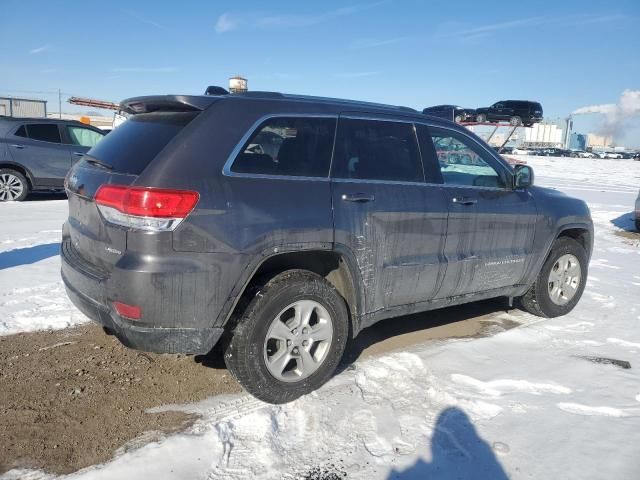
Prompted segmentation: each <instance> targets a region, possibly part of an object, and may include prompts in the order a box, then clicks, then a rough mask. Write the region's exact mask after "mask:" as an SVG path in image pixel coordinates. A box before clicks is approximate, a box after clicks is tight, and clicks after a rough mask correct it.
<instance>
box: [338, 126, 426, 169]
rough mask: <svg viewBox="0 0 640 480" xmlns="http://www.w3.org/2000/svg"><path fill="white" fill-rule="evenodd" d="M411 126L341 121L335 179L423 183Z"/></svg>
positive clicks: (416, 145) (416, 144)
mask: <svg viewBox="0 0 640 480" xmlns="http://www.w3.org/2000/svg"><path fill="white" fill-rule="evenodd" d="M418 152H419V150H418V142H417V139H416V135H415V131H414V128H413V124H412V123H404V122H390V121H383V120H362V119H351V118H341V119H340V125H339V126H338V134H337V136H336V148H335V156H334V161H333V164H334V169H333V174H332V176H333V177H334V178H344V179H361V180H387V181H402V182H424V175H423V173H422V163H421V160H420V155H419V153H418Z"/></svg>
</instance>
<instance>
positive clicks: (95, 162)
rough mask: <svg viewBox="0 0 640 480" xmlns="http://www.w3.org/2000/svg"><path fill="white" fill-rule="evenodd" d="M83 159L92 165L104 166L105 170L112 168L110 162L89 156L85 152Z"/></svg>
mask: <svg viewBox="0 0 640 480" xmlns="http://www.w3.org/2000/svg"><path fill="white" fill-rule="evenodd" d="M84 161H85V162H88V163H90V164H92V165H97V166H99V167H102V168H106V169H107V170H113V165H111V164H110V163H107V162H103V161H102V160H100V159H98V158H96V157H91V156H89V155H86V154H85V156H84Z"/></svg>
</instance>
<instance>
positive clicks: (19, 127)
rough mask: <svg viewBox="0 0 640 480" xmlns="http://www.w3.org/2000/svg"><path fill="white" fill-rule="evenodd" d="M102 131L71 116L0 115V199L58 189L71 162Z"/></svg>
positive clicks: (92, 142)
mask: <svg viewBox="0 0 640 480" xmlns="http://www.w3.org/2000/svg"><path fill="white" fill-rule="evenodd" d="M104 135H105V134H104V132H102V131H100V130H99V129H97V128H95V127H92V126H90V125H85V124H84V123H81V122H77V121H74V120H54V119H48V118H13V117H0V201H2V202H9V201H18V202H19V201H21V200H24V199H25V198H26V197H27V195H28V194H29V193H30V192H31V191H34V190H62V189H63V184H64V178H65V176H66V175H67V172H68V171H69V170H70V169H71V167H72V166H73V164H74V163H75V162H76V161H77V160H79V159H80V157H82V156H83V155H84V154H85V153H86V152H87V151H88V150H89V149H90V148H91V147H93V146H95V145H96V144H97V143H98V142H99V141H100V139H101V138H102V137H103V136H104Z"/></svg>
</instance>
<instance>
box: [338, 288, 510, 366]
mask: <svg viewBox="0 0 640 480" xmlns="http://www.w3.org/2000/svg"><path fill="white" fill-rule="evenodd" d="M506 310H507V305H506V301H505V299H504V298H494V299H490V300H484V301H480V302H473V303H467V304H464V305H458V306H455V307H447V308H442V309H438V310H431V311H428V312H421V313H415V314H413V315H405V316H402V317H397V318H389V319H386V320H382V321H380V322H378V323H376V324H375V325H373V326H371V327H369V328H365V329H364V330H362V331H361V332H360V333H359V334H358V336H356V337H355V338H353V339H351V341H350V342H349V345H347V349H346V351H345V353H344V357H343V360H342V366H341V367H340V371H341V370H342V369H344V368H346V367H348V366H349V365H351V364H352V363H355V362H356V360H358V359H359V358H360V357H361V356H362V355H363V353H364V351H365V350H366V349H368V348H370V347H373V346H375V345H376V344H379V343H381V342H387V343H389V341H390V340H391V339H393V338H394V337H400V336H402V335H406V334H411V333H419V334H420V335H419V338H418V337H416V338H415V340H414V341H411V340H408V341H399V342H397V345H395V347H396V348H401V347H403V346H408V345H411V344H414V343H421V342H422V341H429V340H438V339H446V338H453V337H457V338H463V337H469V336H476V335H478V334H479V333H480V332H479V331H480V330H481V328H482V326H483V325H484V324H485V323H489V322H487V321H486V320H485V321H482V320H480V319H481V317H483V316H485V315H489V314H491V313H496V312H504V311H506ZM454 324H455V325H454ZM446 326H449V327H450V328H443V329H438V327H446ZM510 326H516V325H515V324H514V325H510ZM453 327H455V328H453ZM389 347H390V348H389V349H390V350H393V349H395V348H393V347H394V345H389Z"/></svg>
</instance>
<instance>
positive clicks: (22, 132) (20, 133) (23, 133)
mask: <svg viewBox="0 0 640 480" xmlns="http://www.w3.org/2000/svg"><path fill="white" fill-rule="evenodd" d="M14 135H15V136H16V137H25V138H26V136H27V129H26V127H25V126H24V125H20V128H19V129H18V130H16V133H14Z"/></svg>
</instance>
